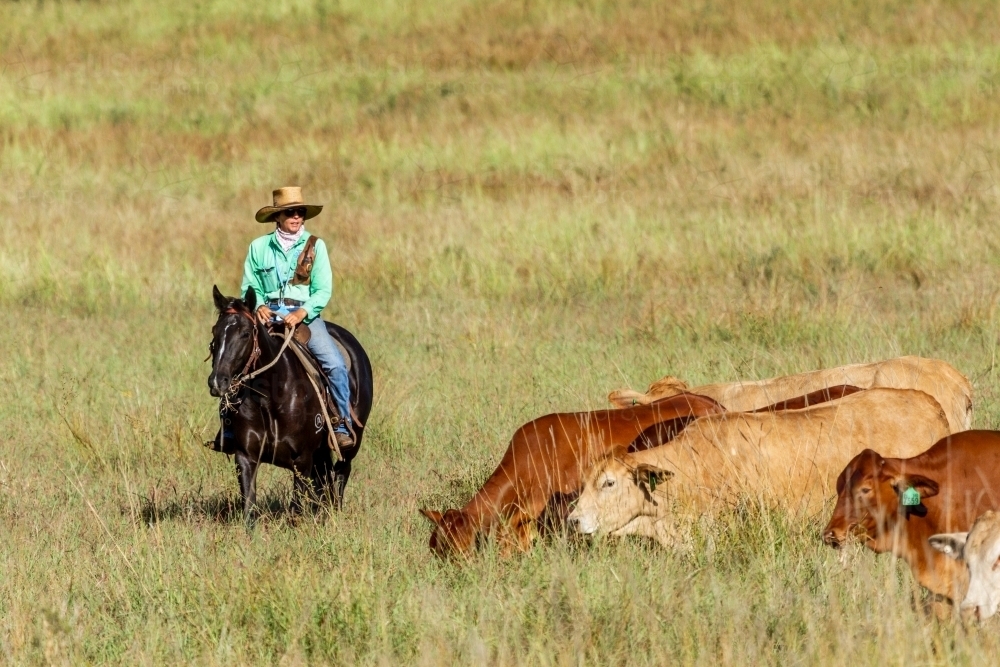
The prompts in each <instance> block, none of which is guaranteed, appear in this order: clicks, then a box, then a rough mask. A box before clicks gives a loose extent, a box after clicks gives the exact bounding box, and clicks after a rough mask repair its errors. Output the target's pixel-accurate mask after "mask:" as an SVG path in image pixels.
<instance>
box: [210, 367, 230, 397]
mask: <svg viewBox="0 0 1000 667" xmlns="http://www.w3.org/2000/svg"><path fill="white" fill-rule="evenodd" d="M230 380H231V378H228V377H222V376H219V375H216V374H215V373H212V374H211V375H209V376H208V393H210V394H211V395H212V396H214V397H216V398H219V397H220V396H222V395H223V394H224V393H226V390H227V389H228V388H229V382H230Z"/></svg>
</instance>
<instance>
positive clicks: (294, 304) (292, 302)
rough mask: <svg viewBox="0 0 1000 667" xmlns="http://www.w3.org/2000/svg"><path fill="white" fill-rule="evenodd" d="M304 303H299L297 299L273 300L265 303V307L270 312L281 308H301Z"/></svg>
mask: <svg viewBox="0 0 1000 667" xmlns="http://www.w3.org/2000/svg"><path fill="white" fill-rule="evenodd" d="M303 303H305V301H299V300H298V299H273V300H271V301H268V302H267V307H268V308H270V309H271V310H274V309H275V308H281V307H282V306H284V307H286V308H301V307H302V304H303Z"/></svg>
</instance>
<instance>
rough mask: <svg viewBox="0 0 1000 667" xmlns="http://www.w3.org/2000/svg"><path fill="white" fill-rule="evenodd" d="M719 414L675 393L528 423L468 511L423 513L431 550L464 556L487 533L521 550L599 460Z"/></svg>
mask: <svg viewBox="0 0 1000 667" xmlns="http://www.w3.org/2000/svg"><path fill="white" fill-rule="evenodd" d="M721 412H723V408H722V406H720V405H719V404H718V403H716V402H715V401H713V400H712V399H710V398H705V397H704V396H697V395H695V394H680V395H678V396H672V397H670V398H668V399H665V400H662V401H658V402H656V403H654V404H652V405H647V406H639V407H635V408H628V409H625V410H596V411H594V412H570V413H557V414H551V415H546V416H544V417H539V418H538V419H535V420H533V421H530V422H528V423H527V424H525V425H524V426H522V427H521V428H519V429H517V431H515V432H514V437H513V438H511V442H510V445H508V447H507V451H506V452H505V453H504V456H503V458H502V459H501V461H500V465H499V466H497V469H496V470H495V471H494V472H493V474H492V475H490V477H489V479H487V480H486V483H485V484H483V486H482V488H481V489H479V491H478V492H477V493H476V495H475V496H473V497H472V500H470V501H469V502H468V504H466V506H465V507H463V508H462V509H460V510H456V509H449V510H447V511H445V512H444V513H442V512H438V511H434V510H426V509H422V510H420V512H421V513H422V514H423V515H424V516H425V517H427V518H428V519H430V520H431V521H432V522H433V523H434V524H435V526H434V531H433V532H432V533H431V540H430V547H431V550H432V551H433V552H434V553H436V554H437V555H439V556H448V555H452V554H464V553H468V552H469V551H471V550H472V549H473V548H474V547H475V546H476V542H477V540H478V538H479V537H480V536H482V535H485V534H487V533H489V532H491V531H497V532H498V533H499V534H500V536H501V537H503V538H505V539H512V540H513V541H514V543H515V545H516V546H517V547H519V548H521V549H526V548H527V547H528V546H529V545H530V542H531V539H532V537H533V536H534V528H535V520H536V519H537V518H538V517H539V516H540V515H541V514H542V511H543V510H545V508H546V506H547V505H548V504H549V502H550V501H552V500H553V498H554V497H557V496H559V495H571V494H575V493H576V492H577V491H578V490H579V487H580V485H581V484H582V482H583V476H584V474H585V473H586V471H587V470H588V469H589V468H590V466H591V465H592V464H593V462H594V461H596V460H597V459H598V458H600V457H601V456H603V455H604V454H606V453H607V452H616V451H617V452H621V453H624V452H625V451H627V448H628V446H629V444H630V443H632V441H634V440H635V439H636V437H637V436H638V435H639V434H640V433H642V432H643V430H644V429H646V428H648V427H649V426H651V425H653V424H663V423H666V422H669V423H670V425H671V428H672V429H674V430H676V429H678V428H683V426H684V424H685V423H686V422H687V421H690V420H692V419H695V418H697V417H701V416H703V415H711V414H718V413H721ZM556 499H557V500H558V498H556Z"/></svg>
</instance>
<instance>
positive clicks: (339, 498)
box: [331, 460, 351, 511]
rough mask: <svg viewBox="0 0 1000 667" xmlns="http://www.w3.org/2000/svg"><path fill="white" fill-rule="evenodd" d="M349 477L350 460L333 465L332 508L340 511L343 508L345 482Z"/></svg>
mask: <svg viewBox="0 0 1000 667" xmlns="http://www.w3.org/2000/svg"><path fill="white" fill-rule="evenodd" d="M350 476H351V462H350V460H344V461H337V462H336V463H334V464H333V484H332V487H333V488H332V489H331V491H332V492H333V494H332V495H333V508H334V509H335V510H337V511H340V510H341V509H343V508H344V489H345V488H346V487H347V480H348V479H349V478H350Z"/></svg>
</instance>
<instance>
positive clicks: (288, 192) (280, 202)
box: [254, 186, 323, 222]
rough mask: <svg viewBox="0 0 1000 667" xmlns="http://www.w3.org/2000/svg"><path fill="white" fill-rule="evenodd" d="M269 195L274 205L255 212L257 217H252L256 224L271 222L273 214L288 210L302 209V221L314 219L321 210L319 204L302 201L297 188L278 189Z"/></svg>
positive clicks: (300, 190)
mask: <svg viewBox="0 0 1000 667" xmlns="http://www.w3.org/2000/svg"><path fill="white" fill-rule="evenodd" d="M271 195H272V197H273V198H274V205H273V206H265V207H264V208H262V209H260V210H259V211H257V215H255V216H254V218H256V219H257V222H272V221H273V220H274V216H275V214H277V213H279V212H281V211H285V210H288V209H290V208H304V209H305V210H306V214H305V217H304V218H303V220H308V219H309V218H315V217H316V216H317V215H319V212H320V211H322V210H323V206H322V205H320V204H307V203H305V202H304V201H302V188H299V187H295V186H289V187H287V188H278V189H277V190H275V191H274V192H272V193H271Z"/></svg>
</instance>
